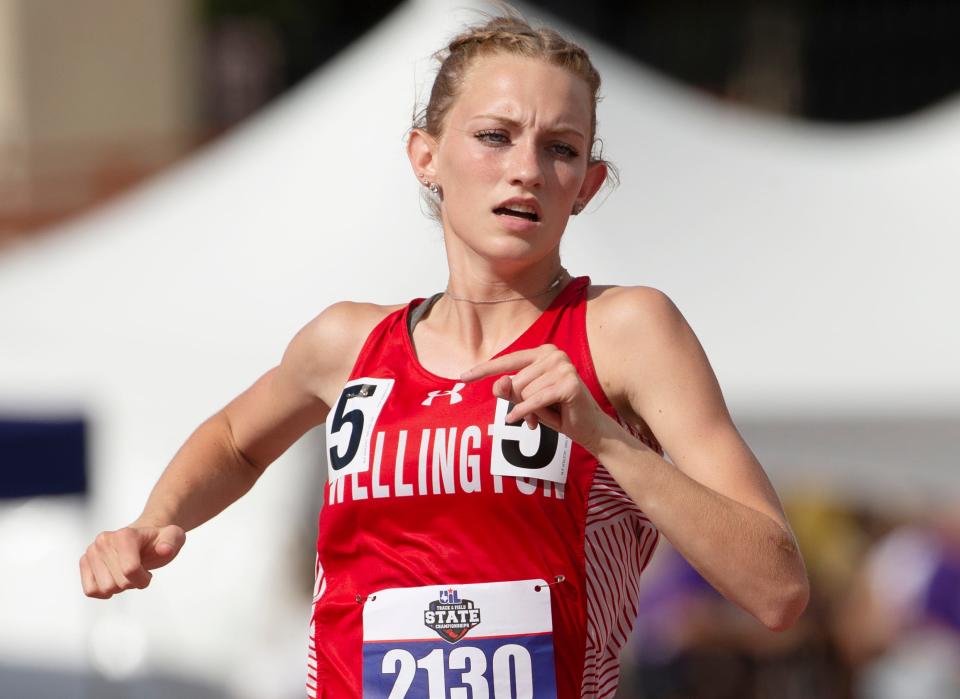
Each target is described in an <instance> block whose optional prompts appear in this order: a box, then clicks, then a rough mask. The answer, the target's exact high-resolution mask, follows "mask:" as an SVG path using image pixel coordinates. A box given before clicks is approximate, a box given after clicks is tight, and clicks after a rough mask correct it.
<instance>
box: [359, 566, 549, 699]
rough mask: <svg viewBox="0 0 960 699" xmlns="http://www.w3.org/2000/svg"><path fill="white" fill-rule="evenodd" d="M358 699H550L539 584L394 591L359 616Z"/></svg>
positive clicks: (375, 598) (374, 599) (544, 603)
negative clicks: (360, 677) (360, 684)
mask: <svg viewBox="0 0 960 699" xmlns="http://www.w3.org/2000/svg"><path fill="white" fill-rule="evenodd" d="M363 627H364V628H363V638H364V640H363V696H364V699H555V698H556V676H555V673H556V671H555V669H554V657H553V630H552V618H551V613H550V589H549V586H548V585H547V584H546V583H545V582H544V581H542V580H524V581H515V582H502V583H483V584H471V585H459V586H458V585H451V586H429V587H421V588H395V589H390V590H381V591H380V592H377V593H375V594H373V595H371V596H370V597H369V598H368V600H367V602H366V604H365V606H364V613H363Z"/></svg>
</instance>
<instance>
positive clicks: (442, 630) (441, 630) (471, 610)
mask: <svg viewBox="0 0 960 699" xmlns="http://www.w3.org/2000/svg"><path fill="white" fill-rule="evenodd" d="M423 623H424V625H425V626H426V627H427V628H428V629H432V630H433V631H435V632H436V634H437V635H438V636H439V637H440V638H442V639H443V640H444V641H446V642H447V643H456V642H457V641H459V640H460V639H462V638H463V637H464V636H466V635H467V632H468V631H469V630H470V629H472V628H473V627H474V626H476V625H477V624H479V623H480V609H479V608H478V607H477V605H475V604H474V603H473V600H469V599H461V597H460V593H459V591H457V590H455V589H453V588H450V589H447V590H440V594H439V595H437V599H435V600H434V601H432V602H430V604H429V605H427V609H426V610H424V612H423Z"/></svg>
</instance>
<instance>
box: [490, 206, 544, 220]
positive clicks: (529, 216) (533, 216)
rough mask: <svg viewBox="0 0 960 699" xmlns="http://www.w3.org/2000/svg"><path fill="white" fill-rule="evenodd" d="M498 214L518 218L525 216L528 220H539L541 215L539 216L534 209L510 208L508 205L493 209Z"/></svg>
mask: <svg viewBox="0 0 960 699" xmlns="http://www.w3.org/2000/svg"><path fill="white" fill-rule="evenodd" d="M493 213H495V214H496V215H497V216H516V217H517V218H525V219H527V220H528V221H539V220H540V217H539V216H537V215H536V214H535V213H534V212H533V211H519V210H517V209H508V208H506V207H503V206H501V207H499V208H497V209H494V210H493Z"/></svg>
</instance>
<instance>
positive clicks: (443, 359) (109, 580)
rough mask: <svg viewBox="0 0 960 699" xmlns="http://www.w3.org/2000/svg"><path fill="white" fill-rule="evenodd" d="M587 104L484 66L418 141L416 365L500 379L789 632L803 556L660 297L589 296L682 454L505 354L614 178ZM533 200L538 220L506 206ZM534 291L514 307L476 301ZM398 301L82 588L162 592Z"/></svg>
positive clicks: (290, 355)
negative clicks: (207, 526)
mask: <svg viewBox="0 0 960 699" xmlns="http://www.w3.org/2000/svg"><path fill="white" fill-rule="evenodd" d="M591 109H592V97H591V95H590V91H589V88H588V86H587V84H586V82H584V81H583V79H581V78H580V77H578V76H577V75H575V74H573V73H572V72H569V71H567V70H566V69H563V68H559V67H557V66H554V65H551V64H550V63H548V62H546V61H544V60H541V59H533V58H523V57H518V56H515V55H509V54H496V55H492V56H484V57H481V58H478V59H476V60H475V61H474V63H473V64H472V66H471V68H470V70H468V72H467V75H466V77H465V79H464V82H463V84H462V85H461V89H460V92H459V95H458V97H457V99H456V100H455V101H454V103H453V106H452V107H451V109H450V110H449V112H448V113H447V115H446V119H445V121H444V124H443V129H442V131H441V133H439V134H436V135H434V136H431V135H429V134H427V133H424V132H423V131H420V130H414V131H413V132H412V134H411V137H410V141H409V145H408V155H409V158H410V164H411V166H412V170H413V176H414V177H416V178H417V180H418V181H420V180H423V179H426V180H427V181H428V182H432V183H436V184H438V185H439V186H440V187H441V188H442V204H441V222H442V225H443V233H444V241H445V247H446V252H447V258H448V264H449V285H448V293H447V294H445V295H444V296H442V297H441V298H440V300H439V301H437V303H436V304H435V306H434V307H433V308H432V310H430V312H429V313H428V314H427V316H426V317H425V318H424V319H423V320H421V321H420V322H419V323H418V324H417V325H416V327H415V329H414V332H413V340H414V345H415V349H416V354H417V359H418V361H419V362H420V363H421V364H422V365H423V366H424V367H426V368H427V369H429V370H430V371H432V372H433V373H435V374H438V375H440V376H444V377H449V378H451V379H460V380H463V381H476V380H478V379H480V378H482V377H484V376H491V375H497V376H500V378H499V379H498V380H497V381H496V382H494V385H493V392H494V394H496V395H497V396H499V397H502V398H507V399H509V400H511V401H512V402H514V403H515V407H514V409H513V410H512V413H511V415H510V419H525V420H527V421H528V422H530V423H531V424H535V423H537V422H543V423H545V424H547V425H549V426H550V427H553V428H554V429H556V430H558V431H561V432H564V433H565V434H567V435H568V436H569V437H570V438H571V439H573V440H574V441H576V442H578V443H579V444H580V445H582V446H583V447H584V448H585V449H587V450H588V451H590V452H591V453H592V454H593V455H594V456H595V457H596V458H597V460H598V462H599V463H602V464H604V466H605V467H606V468H607V470H608V471H609V472H610V474H611V476H613V477H614V478H615V479H616V480H617V482H618V483H619V485H620V486H621V487H622V488H623V490H624V492H626V493H627V495H628V496H629V497H631V498H632V499H633V500H634V501H635V502H636V503H637V505H638V506H639V507H640V509H642V510H643V511H644V513H645V514H646V515H647V516H648V517H649V518H650V520H651V521H652V522H653V523H654V524H656V526H657V527H658V529H659V530H660V531H661V532H662V533H663V534H664V535H665V536H666V537H667V538H668V539H669V540H670V542H671V543H672V544H673V545H674V547H675V548H676V549H677V550H679V551H680V552H681V553H682V554H683V555H684V556H685V557H686V558H687V559H688V560H689V561H690V563H691V564H692V565H693V566H694V567H695V568H696V569H697V570H698V571H700V573H701V574H702V575H703V576H704V577H705V578H706V579H707V580H708V581H709V582H710V583H712V584H713V585H714V587H716V588H717V589H718V590H719V591H720V592H722V593H723V594H724V595H725V596H726V597H727V598H728V599H730V600H731V601H732V602H734V603H736V604H738V605H739V606H741V607H742V608H744V609H746V610H747V611H749V612H750V613H751V614H753V615H754V616H755V617H757V618H758V619H760V620H761V621H762V622H763V623H764V624H765V625H767V626H768V627H769V628H771V629H784V628H787V627H789V626H790V625H791V624H793V623H794V621H795V620H796V619H797V617H798V616H799V615H800V613H801V612H802V611H803V609H804V607H805V605H806V601H807V598H808V595H809V588H808V584H807V580H806V573H805V570H804V565H803V559H802V557H801V556H800V553H799V551H798V550H797V546H796V541H795V538H794V536H793V534H792V532H791V531H790V527H789V524H788V523H787V521H786V517H785V516H784V514H783V509H782V507H781V505H780V502H779V499H778V498H777V495H776V492H775V491H774V489H773V487H772V486H771V484H770V482H769V480H768V479H767V477H766V474H765V473H764V471H763V468H762V467H761V465H760V464H759V462H758V461H757V459H756V457H755V456H754V455H753V453H752V452H751V450H750V448H749V446H748V445H747V444H746V443H745V442H744V440H743V439H742V437H741V436H740V434H739V432H738V430H737V428H736V426H735V425H734V424H733V421H732V420H731V418H730V415H729V413H728V411H727V407H726V404H725V401H724V399H723V395H722V393H721V391H720V387H719V384H718V382H717V379H716V376H715V375H714V373H713V370H712V368H711V367H710V364H709V361H708V360H707V357H706V354H705V353H704V351H703V348H702V347H701V346H700V343H699V341H698V340H697V337H696V335H695V334H694V333H693V330H692V329H691V328H690V326H689V325H688V324H687V322H686V320H685V319H684V317H683V316H682V314H681V313H680V311H679V310H678V309H677V307H676V306H675V305H674V304H673V303H672V301H671V300H670V299H669V298H668V297H667V296H666V295H665V294H663V293H662V292H659V291H657V290H656V289H651V288H649V287H643V286H637V287H600V286H593V287H591V288H590V290H589V293H588V297H587V312H586V328H585V331H586V335H587V338H586V339H587V341H588V344H589V347H590V354H591V358H592V362H593V365H594V368H595V371H596V375H597V378H598V380H599V382H600V385H601V386H602V388H603V390H604V392H605V393H606V394H607V397H608V398H609V400H610V402H611V404H612V405H613V406H614V407H615V408H616V410H617V412H618V413H619V414H620V416H622V417H623V418H624V419H625V420H626V421H627V422H629V423H631V424H633V425H636V426H638V428H640V429H643V430H645V431H648V432H649V433H652V434H653V435H655V436H656V438H657V439H658V440H659V442H660V443H661V444H662V445H663V447H664V448H665V450H666V452H667V453H668V454H669V455H670V457H671V460H670V461H667V460H665V459H664V458H662V457H661V456H659V455H658V454H657V453H655V452H654V451H652V450H651V449H649V448H648V447H647V446H646V445H644V444H643V442H642V441H641V440H639V439H637V438H636V437H634V436H633V435H631V434H630V433H629V432H628V431H627V430H625V429H624V428H623V427H622V426H621V425H620V424H619V423H618V422H617V421H616V420H614V419H613V418H611V417H610V416H609V415H607V414H606V413H605V412H604V411H603V410H601V409H600V408H599V406H598V405H597V403H596V401H595V400H594V399H593V397H592V395H591V394H590V392H589V390H587V388H586V387H585V385H584V383H583V381H582V379H581V377H580V376H579V374H578V371H577V368H576V367H575V366H574V365H573V364H572V362H571V361H570V359H569V357H568V356H567V355H566V354H565V353H564V352H563V351H562V350H560V349H558V348H556V347H553V346H542V347H538V348H533V349H528V350H523V351H519V352H513V353H509V354H506V355H503V356H501V357H498V358H496V359H492V360H491V359H490V358H491V357H493V356H494V355H495V354H497V353H498V352H499V351H500V350H502V349H503V348H504V347H506V346H507V345H509V343H510V342H511V341H513V340H514V339H515V338H516V337H517V336H518V335H520V334H521V333H522V332H523V331H524V330H525V329H526V328H527V327H528V326H529V325H530V324H531V323H532V322H533V321H534V319H535V318H536V317H537V316H538V315H539V314H540V313H542V311H543V309H544V308H546V306H547V305H548V304H549V303H550V301H551V300H552V299H553V298H554V297H555V296H556V291H553V292H551V293H548V294H540V293H539V292H542V291H543V290H545V289H548V287H549V284H550V282H551V281H553V280H554V279H556V278H557V274H558V271H559V270H560V269H561V268H560V252H559V246H560V240H561V238H562V236H563V235H564V231H565V229H566V226H567V223H568V219H569V217H570V214H571V210H572V209H573V208H574V205H575V204H577V203H579V204H582V205H585V204H586V203H587V202H589V201H590V199H591V198H592V197H593V196H594V195H595V194H596V192H597V190H598V189H599V188H600V186H601V185H602V184H603V181H604V179H605V177H606V167H605V166H604V165H603V164H602V163H590V161H589V157H588V156H589V150H590V145H591V144H590V138H591V133H590V125H591ZM514 197H520V198H523V199H526V201H527V202H528V203H530V204H531V205H532V206H534V207H535V208H536V209H537V210H538V212H539V220H536V221H532V220H529V219H528V218H524V217H522V216H512V217H511V216H503V215H498V214H496V213H494V209H496V208H497V207H498V206H500V205H501V204H502V203H503V202H505V201H506V200H508V199H511V198H514ZM456 297H460V298H461V299H470V300H471V301H491V300H503V299H513V298H516V297H528V298H522V299H521V300H520V301H510V302H506V303H493V304H476V303H472V302H470V301H464V300H457V299H456ZM402 307H403V306H402V305H395V306H380V305H375V304H367V303H352V302H342V303H338V304H334V305H333V306H331V307H329V308H327V309H326V310H324V311H323V312H321V313H320V314H319V315H318V316H317V317H316V318H314V319H313V320H312V321H311V322H310V323H308V324H307V325H306V326H305V327H304V328H302V329H301V330H300V332H299V333H298V334H297V335H296V336H295V337H294V338H293V340H292V341H291V342H290V344H289V346H288V347H287V350H286V352H285V354H284V356H283V359H282V361H281V362H280V364H279V365H278V366H276V367H274V368H272V369H270V370H269V371H267V372H266V373H265V374H264V375H263V376H261V377H260V379H258V380H257V381H256V382H255V383H254V384H253V385H252V386H251V387H249V388H248V389H247V390H245V391H244V392H243V393H241V394H240V395H239V396H237V397H236V398H234V399H233V400H232V401H231V402H230V403H229V404H228V405H227V406H225V407H224V408H223V409H222V410H221V411H219V412H218V413H217V414H215V415H214V416H213V417H211V418H210V419H209V420H207V421H206V422H205V423H203V424H202V425H201V426H200V427H199V428H197V430H196V431H195V432H194V434H193V435H191V437H190V438H189V439H188V440H187V441H186V442H185V443H184V445H183V446H182V447H181V449H180V451H178V453H177V455H176V456H175V457H174V459H173V460H172V461H171V463H170V465H169V466H168V467H167V469H166V470H165V471H164V473H163V475H162V476H161V478H160V480H159V481H158V483H157V484H156V486H155V487H154V489H153V491H152V492H151V494H150V497H149V498H148V500H147V504H146V506H145V507H144V510H143V513H142V514H141V515H140V517H139V518H137V520H136V521H135V522H133V523H132V524H131V525H130V526H129V527H124V528H122V529H120V530H117V531H113V532H103V533H101V534H100V535H99V536H98V537H97V538H96V540H95V541H94V543H92V544H91V545H90V547H89V548H88V549H87V552H86V553H85V554H84V556H83V557H81V560H80V571H81V579H82V583H83V588H84V591H85V593H86V594H87V595H89V596H91V597H101V598H106V597H110V596H111V595H113V594H116V593H117V592H120V591H123V590H126V589H130V588H132V587H146V586H147V585H148V584H149V583H150V577H151V575H150V573H149V570H150V569H153V568H158V567H161V566H163V565H165V564H166V563H168V562H169V561H170V560H172V559H173V557H174V556H176V555H177V553H178V552H179V550H180V548H181V546H182V545H183V543H184V536H185V532H186V531H188V530H190V529H192V528H194V527H196V526H199V525H200V524H202V523H203V522H205V521H207V520H208V519H210V518H211V517H213V516H215V515H216V514H217V513H219V512H220V511H221V510H222V509H223V508H225V507H227V506H228V505H229V504H230V503H232V502H233V501H235V500H236V499H237V498H239V497H240V496H242V495H243V494H244V493H245V492H246V491H247V490H249V488H250V487H251V486H252V485H253V484H254V483H255V482H256V480H257V479H258V478H259V477H260V475H261V474H262V473H263V471H264V469H265V468H266V467H267V465H269V464H270V463H272V462H273V461H274V460H275V459H276V458H277V457H279V456H280V454H282V453H283V452H284V451H286V450H287V449H288V448H289V447H290V446H291V445H292V444H293V443H294V442H295V441H296V440H297V439H299V438H300V437H301V436H302V435H303V434H305V433H306V432H307V431H308V430H309V429H311V428H313V427H315V426H317V425H319V424H321V423H322V422H324V421H325V420H326V417H327V415H328V413H329V411H330V406H331V405H333V404H334V403H335V402H336V400H337V397H338V396H339V394H340V391H341V390H342V388H343V385H344V383H345V382H346V381H347V379H348V377H349V375H350V372H351V369H352V367H353V365H354V362H355V360H356V357H357V355H358V353H359V352H360V349H361V346H362V345H363V342H364V340H365V339H366V338H367V336H368V335H369V333H370V331H371V330H372V329H373V328H374V326H375V325H376V324H377V323H379V322H380V321H382V320H383V319H384V317H386V316H387V315H388V314H389V313H391V312H393V311H396V310H397V309H399V308H402Z"/></svg>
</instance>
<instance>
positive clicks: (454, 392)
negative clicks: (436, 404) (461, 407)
mask: <svg viewBox="0 0 960 699" xmlns="http://www.w3.org/2000/svg"><path fill="white" fill-rule="evenodd" d="M466 385H467V384H465V383H456V384H454V385H453V388H451V389H450V390H449V391H430V392H429V393H428V394H427V397H426V399H424V401H423V402H422V403H421V404H420V405H431V404H432V403H433V399H434V398H437V397H438V396H450V405H453V404H455V403H459V402H460V401H462V400H463V396H461V395H460V391H462V390H463V387H464V386H466Z"/></svg>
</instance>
